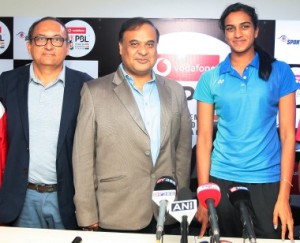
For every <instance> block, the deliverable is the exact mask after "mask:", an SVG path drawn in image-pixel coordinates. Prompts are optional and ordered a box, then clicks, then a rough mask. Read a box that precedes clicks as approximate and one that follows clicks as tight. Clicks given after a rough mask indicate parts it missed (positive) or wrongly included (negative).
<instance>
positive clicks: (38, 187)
mask: <svg viewBox="0 0 300 243" xmlns="http://www.w3.org/2000/svg"><path fill="white" fill-rule="evenodd" d="M69 47H70V41H69V39H68V35H67V29H66V27H65V25H64V24H63V23H62V22H61V21H60V20H58V19H56V18H52V17H45V18H43V19H41V20H38V21H37V22H35V23H33V25H32V26H31V27H30V29H29V32H28V36H27V49H28V52H29V53H30V54H31V56H32V59H33V62H32V63H31V64H30V65H26V66H24V67H20V68H17V69H14V70H12V71H7V72H4V73H2V74H1V76H0V98H1V99H2V100H3V103H4V106H5V108H6V111H7V120H8V140H9V144H8V146H9V148H8V155H7V163H6V169H5V172H4V180H3V185H2V188H1V190H0V223H1V224H10V225H14V226H20V227H32V228H61V229H64V228H65V229H76V228H77V223H76V218H75V206H74V204H73V196H74V186H73V172H72V161H71V158H72V146H73V137H74V130H75V126H76V118H77V114H78V110H79V103H80V90H81V87H82V85H83V82H85V81H88V80H90V79H92V78H91V77H90V76H89V75H87V74H85V73H82V72H79V71H75V70H72V69H69V68H67V67H66V66H65V65H64V59H65V57H66V55H67V54H68V51H69Z"/></svg>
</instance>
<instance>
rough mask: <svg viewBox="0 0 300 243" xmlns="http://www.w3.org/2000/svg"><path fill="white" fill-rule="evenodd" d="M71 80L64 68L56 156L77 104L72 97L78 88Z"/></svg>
mask: <svg viewBox="0 0 300 243" xmlns="http://www.w3.org/2000/svg"><path fill="white" fill-rule="evenodd" d="M73 79H74V77H73V75H72V73H70V70H69V69H68V68H67V67H66V80H65V89H64V97H63V105H62V112H61V120H60V127H59V134H58V142H57V154H59V152H60V150H61V148H62V145H63V141H64V138H65V136H66V134H67V131H68V127H69V126H70V124H71V120H72V119H73V114H74V109H75V106H76V104H77V103H78V100H77V99H78V96H77V95H74V94H75V93H76V92H78V87H77V85H76V82H74V81H73Z"/></svg>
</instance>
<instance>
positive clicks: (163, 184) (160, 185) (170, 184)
mask: <svg viewBox="0 0 300 243" xmlns="http://www.w3.org/2000/svg"><path fill="white" fill-rule="evenodd" d="M176 186H177V183H176V181H175V179H174V178H173V177H171V176H163V177H161V178H159V179H158V180H157V181H156V185H155V187H154V191H162V190H176Z"/></svg>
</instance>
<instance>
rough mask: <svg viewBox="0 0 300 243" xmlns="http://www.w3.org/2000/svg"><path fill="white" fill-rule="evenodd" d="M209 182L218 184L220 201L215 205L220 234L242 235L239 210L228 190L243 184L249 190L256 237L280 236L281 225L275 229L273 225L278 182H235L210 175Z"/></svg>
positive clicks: (278, 237) (227, 235)
mask: <svg viewBox="0 0 300 243" xmlns="http://www.w3.org/2000/svg"><path fill="white" fill-rule="evenodd" d="M211 182H213V183H216V184H217V185H219V187H220V189H221V201H220V203H219V205H218V206H217V208H216V210H217V214H218V223H219V227H220V234H221V236H223V237H243V226H242V223H241V217H240V213H239V210H238V209H237V208H235V207H234V206H233V205H232V204H231V202H230V200H229V198H228V190H229V188H231V187H233V186H237V185H240V186H245V187H247V188H248V190H249V192H250V202H251V204H250V206H249V210H248V211H249V213H250V215H251V217H252V221H253V225H254V231H255V235H256V237H257V238H270V239H280V238H281V225H278V227H277V230H275V229H274V226H273V210H274V206H275V203H276V200H277V196H278V193H279V183H264V184H254V183H237V182H231V181H226V180H222V179H218V178H215V177H211Z"/></svg>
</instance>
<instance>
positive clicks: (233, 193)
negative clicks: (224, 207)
mask: <svg viewBox="0 0 300 243" xmlns="http://www.w3.org/2000/svg"><path fill="white" fill-rule="evenodd" d="M228 197H229V200H230V202H231V203H232V204H233V205H234V206H237V203H238V202H240V201H244V202H249V201H250V193H249V190H248V188H247V187H245V186H234V187H231V188H230V189H229V191H228Z"/></svg>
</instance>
